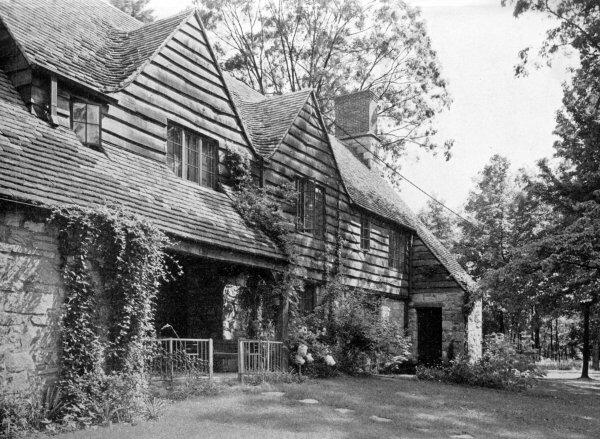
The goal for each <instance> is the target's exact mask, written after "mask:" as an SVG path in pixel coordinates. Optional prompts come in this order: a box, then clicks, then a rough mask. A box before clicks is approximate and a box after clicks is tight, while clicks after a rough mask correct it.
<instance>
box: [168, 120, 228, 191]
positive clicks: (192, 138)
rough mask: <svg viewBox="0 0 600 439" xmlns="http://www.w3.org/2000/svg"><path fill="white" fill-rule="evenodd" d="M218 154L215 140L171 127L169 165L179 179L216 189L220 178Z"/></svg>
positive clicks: (169, 130) (169, 128) (169, 134)
mask: <svg viewBox="0 0 600 439" xmlns="http://www.w3.org/2000/svg"><path fill="white" fill-rule="evenodd" d="M184 145H185V148H184ZM217 154H218V144H217V142H216V141H215V140H213V139H209V138H207V137H204V136H202V135H200V134H196V133H193V132H191V131H189V130H186V129H184V128H181V127H178V126H175V125H169V127H168V129H167V165H168V166H169V168H170V169H171V170H172V171H173V172H174V173H175V175H177V176H178V177H183V178H185V179H187V180H189V181H193V182H194V183H197V184H200V185H202V186H207V187H211V188H214V187H215V186H216V183H217V176H218V155H217Z"/></svg>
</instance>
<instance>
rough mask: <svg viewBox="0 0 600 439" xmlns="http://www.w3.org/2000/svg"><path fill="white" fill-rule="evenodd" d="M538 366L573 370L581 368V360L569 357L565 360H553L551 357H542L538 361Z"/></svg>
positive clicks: (547, 368)
mask: <svg viewBox="0 0 600 439" xmlns="http://www.w3.org/2000/svg"><path fill="white" fill-rule="evenodd" d="M536 366H537V367H538V368H540V369H542V370H573V369H581V360H577V359H574V358H569V359H565V360H553V359H551V358H542V359H541V360H540V361H538V362H537V363H536Z"/></svg>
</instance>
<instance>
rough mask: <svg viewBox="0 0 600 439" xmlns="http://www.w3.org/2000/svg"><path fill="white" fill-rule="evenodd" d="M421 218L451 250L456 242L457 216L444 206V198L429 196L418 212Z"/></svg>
mask: <svg viewBox="0 0 600 439" xmlns="http://www.w3.org/2000/svg"><path fill="white" fill-rule="evenodd" d="M418 218H419V220H420V221H421V222H422V223H423V224H424V225H425V227H427V229H428V230H429V231H430V232H431V233H433V234H434V235H435V237H436V238H437V239H439V241H440V242H441V243H442V244H443V245H444V247H446V248H447V249H449V250H451V249H452V248H453V247H454V245H455V244H456V240H457V238H458V237H457V236H456V227H457V222H456V217H455V216H454V215H453V214H451V213H450V212H449V211H448V209H446V208H445V207H444V200H441V199H439V197H437V196H434V197H433V198H429V199H428V200H427V203H425V206H424V207H423V208H422V209H421V210H420V211H419V213H418Z"/></svg>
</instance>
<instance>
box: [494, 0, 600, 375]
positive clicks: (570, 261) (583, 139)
mask: <svg viewBox="0 0 600 439" xmlns="http://www.w3.org/2000/svg"><path fill="white" fill-rule="evenodd" d="M506 3H507V1H506V0H502V4H506ZM511 3H512V4H514V6H515V8H514V15H515V16H519V15H521V14H523V13H525V12H527V11H535V12H540V13H543V14H546V15H548V16H551V17H553V18H554V19H555V20H556V23H557V25H556V26H555V27H554V28H552V29H550V30H549V31H548V33H547V35H546V40H545V42H544V44H543V46H542V49H541V50H540V52H539V55H540V56H541V58H542V59H546V60H547V61H551V59H552V56H553V55H554V54H555V53H556V52H557V51H558V50H559V49H560V48H563V47H566V48H569V49H571V50H574V51H576V53H577V54H578V56H579V67H577V68H574V69H572V73H573V75H572V80H571V81H570V83H566V84H565V85H564V87H563V107H562V109H561V110H560V111H559V113H558V115H557V124H556V129H555V134H556V135H557V136H558V138H559V140H558V141H557V142H556V143H555V158H556V160H557V161H558V165H557V166H555V167H552V166H551V165H550V164H549V162H548V161H542V162H540V163H539V166H540V171H541V172H540V177H539V181H538V183H537V185H536V188H534V189H535V190H537V193H538V194H539V195H540V196H541V197H545V199H546V200H547V201H548V203H550V204H551V205H553V206H554V207H555V215H556V216H557V220H556V225H555V226H554V227H553V228H552V230H551V233H550V234H549V235H548V236H547V237H544V238H543V239H541V240H540V241H539V242H536V243H534V244H532V248H533V249H534V250H535V251H530V252H528V253H526V255H529V256H531V257H540V258H543V259H542V260H541V261H540V267H541V268H540V270H542V271H543V272H544V273H546V274H548V275H549V276H550V277H549V281H548V282H549V283H550V285H551V287H552V288H553V289H554V290H557V289H561V288H562V289H563V290H562V291H563V292H564V293H565V295H566V296H568V297H569V298H571V297H572V298H573V304H574V305H576V306H577V307H578V308H579V309H580V310H581V313H582V321H583V358H584V364H583V368H582V378H587V377H588V371H587V367H588V364H587V361H588V359H589V340H590V313H591V312H592V308H593V307H594V306H595V305H596V303H597V300H598V298H597V293H594V291H595V290H597V287H598V285H597V284H598V282H599V273H598V266H597V248H596V241H595V240H594V238H595V237H594V236H593V234H590V231H595V233H597V232H598V231H600V229H597V224H596V223H597V221H598V214H599V213H600V209H599V207H598V206H599V205H600V149H599V148H598V144H599V142H600V117H599V116H600V114H599V111H600V33H599V32H598V29H599V28H600V8H599V7H598V1H597V0H556V1H554V2H548V1H547V0H515V1H512V2H511ZM527 55H528V50H527V49H525V50H524V51H522V52H521V58H522V62H521V65H520V66H519V68H518V69H517V73H519V72H522V71H524V66H525V65H526V64H527V62H528V56H527ZM557 261H558V262H557ZM561 264H562V265H561Z"/></svg>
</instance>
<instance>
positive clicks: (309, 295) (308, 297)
mask: <svg viewBox="0 0 600 439" xmlns="http://www.w3.org/2000/svg"><path fill="white" fill-rule="evenodd" d="M316 295H317V291H316V287H315V285H311V284H307V285H305V286H304V290H302V291H301V292H300V294H299V296H298V312H299V313H300V314H301V315H306V314H310V313H311V312H313V311H314V310H315V301H316Z"/></svg>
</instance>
